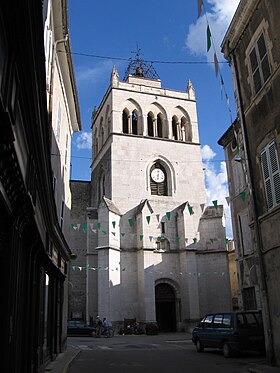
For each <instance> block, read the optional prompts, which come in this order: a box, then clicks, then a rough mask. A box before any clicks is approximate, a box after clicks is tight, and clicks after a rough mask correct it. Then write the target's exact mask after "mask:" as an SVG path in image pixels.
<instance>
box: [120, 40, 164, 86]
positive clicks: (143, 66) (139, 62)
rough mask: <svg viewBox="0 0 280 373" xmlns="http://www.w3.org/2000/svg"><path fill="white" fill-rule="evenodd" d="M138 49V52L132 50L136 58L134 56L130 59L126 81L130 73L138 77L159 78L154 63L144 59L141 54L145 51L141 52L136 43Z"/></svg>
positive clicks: (125, 76)
mask: <svg viewBox="0 0 280 373" xmlns="http://www.w3.org/2000/svg"><path fill="white" fill-rule="evenodd" d="M136 49H137V51H136V52H131V53H134V54H135V58H134V59H133V58H132V57H130V59H129V60H130V63H129V65H128V66H127V69H126V71H125V75H124V81H126V80H127V78H128V76H129V75H135V76H138V77H142V78H148V79H155V80H157V79H159V76H158V74H157V72H156V70H155V69H154V67H153V65H152V63H148V62H146V61H144V60H143V59H142V57H141V55H142V56H143V53H142V52H141V49H140V48H139V46H138V43H136Z"/></svg>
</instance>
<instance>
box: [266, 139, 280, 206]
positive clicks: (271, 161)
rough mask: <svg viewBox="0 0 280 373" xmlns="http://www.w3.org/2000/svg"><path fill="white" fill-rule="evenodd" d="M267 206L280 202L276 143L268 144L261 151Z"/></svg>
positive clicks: (279, 175) (279, 176) (279, 177)
mask: <svg viewBox="0 0 280 373" xmlns="http://www.w3.org/2000/svg"><path fill="white" fill-rule="evenodd" d="M261 163H262V170H263V177H264V185H265V192H266V200H267V207H268V208H269V209H270V208H272V207H274V206H275V205H277V204H279V203H280V171H279V162H278V157H277V152H276V146H275V143H274V142H272V143H270V144H268V145H267V146H266V147H265V148H264V150H263V151H262V153H261Z"/></svg>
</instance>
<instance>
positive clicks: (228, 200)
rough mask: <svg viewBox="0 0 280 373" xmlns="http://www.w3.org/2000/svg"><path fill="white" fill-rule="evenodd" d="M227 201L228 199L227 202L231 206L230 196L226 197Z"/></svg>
mask: <svg viewBox="0 0 280 373" xmlns="http://www.w3.org/2000/svg"><path fill="white" fill-rule="evenodd" d="M226 201H227V204H228V206H229V202H230V198H229V197H226Z"/></svg>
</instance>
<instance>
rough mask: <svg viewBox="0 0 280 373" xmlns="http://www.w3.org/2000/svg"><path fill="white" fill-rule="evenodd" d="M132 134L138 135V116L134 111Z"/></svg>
mask: <svg viewBox="0 0 280 373" xmlns="http://www.w3.org/2000/svg"><path fill="white" fill-rule="evenodd" d="M132 133H133V135H137V134H138V115H137V112H136V110H133V112H132Z"/></svg>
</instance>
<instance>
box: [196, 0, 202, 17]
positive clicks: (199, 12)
mask: <svg viewBox="0 0 280 373" xmlns="http://www.w3.org/2000/svg"><path fill="white" fill-rule="evenodd" d="M202 3H203V0H198V3H197V5H198V17H200V14H201V10H202Z"/></svg>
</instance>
